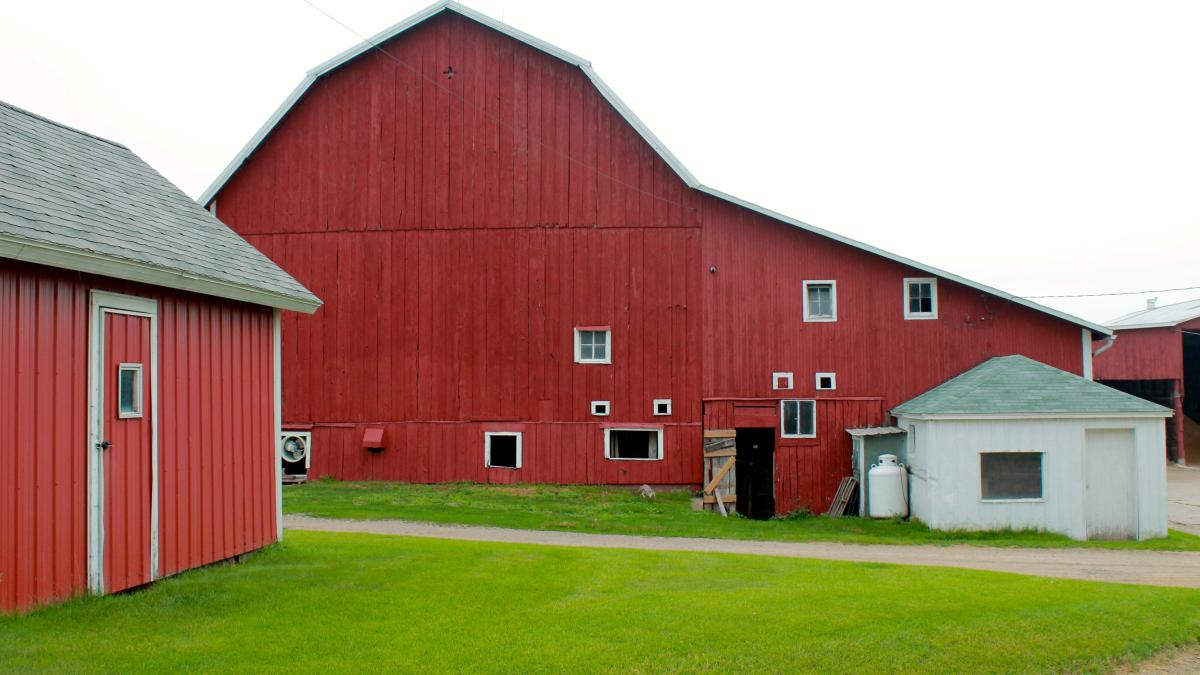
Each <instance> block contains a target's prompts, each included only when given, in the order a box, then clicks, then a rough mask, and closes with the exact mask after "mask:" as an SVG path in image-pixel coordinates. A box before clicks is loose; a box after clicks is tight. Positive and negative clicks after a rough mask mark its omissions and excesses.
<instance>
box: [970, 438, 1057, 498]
mask: <svg viewBox="0 0 1200 675" xmlns="http://www.w3.org/2000/svg"><path fill="white" fill-rule="evenodd" d="M984 455H1041V457H1042V461H1041V463H1040V465H1041V469H1042V480H1041V485H1042V496H1041V497H1011V498H1000V499H988V498H987V497H984V496H983V456H984ZM978 466H979V480H978V486H977V487H978V488H979V502H980V503H981V504H1021V503H1029V504H1038V503H1043V502H1045V501H1046V451H1045V450H980V451H979V464H978Z"/></svg>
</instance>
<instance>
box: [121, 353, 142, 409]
mask: <svg viewBox="0 0 1200 675" xmlns="http://www.w3.org/2000/svg"><path fill="white" fill-rule="evenodd" d="M141 416H142V364H140V363H122V364H121V365H119V366H117V417H118V418H120V419H128V418H133V417H141Z"/></svg>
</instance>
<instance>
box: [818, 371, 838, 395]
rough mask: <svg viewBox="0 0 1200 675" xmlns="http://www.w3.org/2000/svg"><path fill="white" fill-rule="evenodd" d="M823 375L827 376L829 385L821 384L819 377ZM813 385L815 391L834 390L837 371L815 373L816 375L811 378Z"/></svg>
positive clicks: (823, 376)
mask: <svg viewBox="0 0 1200 675" xmlns="http://www.w3.org/2000/svg"><path fill="white" fill-rule="evenodd" d="M825 377H828V378H829V386H828V387H822V386H821V378H825ZM813 386H814V387H816V388H817V391H834V390H836V389H837V373H817V375H816V377H814V378H813Z"/></svg>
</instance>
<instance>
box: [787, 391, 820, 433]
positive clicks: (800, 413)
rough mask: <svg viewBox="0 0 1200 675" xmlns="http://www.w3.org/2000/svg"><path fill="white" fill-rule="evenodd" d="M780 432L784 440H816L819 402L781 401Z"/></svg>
mask: <svg viewBox="0 0 1200 675" xmlns="http://www.w3.org/2000/svg"><path fill="white" fill-rule="evenodd" d="M779 432H780V433H779V435H780V436H782V437H783V438H816V436H817V402H816V401H812V400H807V401H806V400H795V399H789V400H784V401H780V402H779Z"/></svg>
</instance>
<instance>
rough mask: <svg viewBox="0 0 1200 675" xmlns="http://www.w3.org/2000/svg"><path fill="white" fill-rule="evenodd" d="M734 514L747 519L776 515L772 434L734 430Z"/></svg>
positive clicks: (756, 430)
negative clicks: (735, 462) (739, 514)
mask: <svg viewBox="0 0 1200 675" xmlns="http://www.w3.org/2000/svg"><path fill="white" fill-rule="evenodd" d="M736 441H737V466H736V468H737V510H738V513H741V514H742V515H743V516H746V517H747V518H758V519H760V520H761V519H766V518H770V517H771V516H774V515H775V430H774V429H769V428H762V429H757V428H755V429H738V430H737V438H736Z"/></svg>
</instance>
